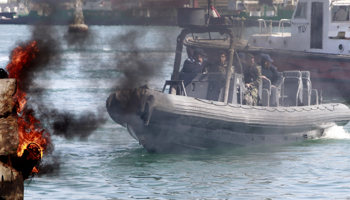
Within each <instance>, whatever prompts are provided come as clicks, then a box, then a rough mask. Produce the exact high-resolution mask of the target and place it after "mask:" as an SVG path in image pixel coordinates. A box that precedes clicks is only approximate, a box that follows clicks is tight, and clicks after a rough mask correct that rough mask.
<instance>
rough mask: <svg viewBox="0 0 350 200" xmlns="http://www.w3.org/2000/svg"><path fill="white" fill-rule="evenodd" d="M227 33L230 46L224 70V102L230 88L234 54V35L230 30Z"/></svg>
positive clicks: (226, 99)
mask: <svg viewBox="0 0 350 200" xmlns="http://www.w3.org/2000/svg"><path fill="white" fill-rule="evenodd" d="M226 34H227V35H229V36H230V47H229V57H228V63H227V64H228V65H227V70H226V84H225V90H224V103H227V101H228V94H229V89H230V81H231V77H232V73H233V72H232V70H231V68H232V62H233V54H234V35H233V31H232V30H229V29H228V30H227V32H226Z"/></svg>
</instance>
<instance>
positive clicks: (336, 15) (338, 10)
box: [332, 5, 349, 22]
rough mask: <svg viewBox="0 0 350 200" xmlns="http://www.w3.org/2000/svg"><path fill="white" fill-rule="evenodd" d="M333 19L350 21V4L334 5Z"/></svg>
mask: <svg viewBox="0 0 350 200" xmlns="http://www.w3.org/2000/svg"><path fill="white" fill-rule="evenodd" d="M332 16H333V21H336V22H339V21H340V22H341V21H349V6H345V5H344V6H343V5H342V6H333V8H332Z"/></svg>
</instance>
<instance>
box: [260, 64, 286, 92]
mask: <svg viewBox="0 0 350 200" xmlns="http://www.w3.org/2000/svg"><path fill="white" fill-rule="evenodd" d="M261 75H263V76H265V77H266V78H268V79H269V80H270V81H271V85H274V86H276V87H278V86H279V85H280V84H281V83H282V76H281V75H280V74H279V73H278V71H277V69H276V67H274V66H273V65H271V66H270V67H268V68H266V67H262V68H261Z"/></svg>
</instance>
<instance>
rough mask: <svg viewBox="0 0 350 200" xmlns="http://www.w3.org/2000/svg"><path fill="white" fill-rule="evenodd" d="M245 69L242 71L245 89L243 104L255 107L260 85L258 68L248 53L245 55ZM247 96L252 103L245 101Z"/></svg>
mask: <svg viewBox="0 0 350 200" xmlns="http://www.w3.org/2000/svg"><path fill="white" fill-rule="evenodd" d="M246 66H247V67H246V69H243V71H244V81H245V86H246V88H247V91H246V93H245V94H244V95H245V98H244V99H245V102H244V103H245V104H248V105H253V106H256V105H257V104H258V88H259V84H260V83H261V70H260V66H258V65H256V64H255V62H254V56H253V55H252V54H250V53H248V54H246ZM247 96H250V97H251V98H252V102H249V101H248V100H247Z"/></svg>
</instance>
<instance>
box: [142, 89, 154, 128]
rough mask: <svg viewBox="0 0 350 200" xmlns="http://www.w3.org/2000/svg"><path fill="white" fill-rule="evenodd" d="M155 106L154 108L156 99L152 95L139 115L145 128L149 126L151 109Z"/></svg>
mask: <svg viewBox="0 0 350 200" xmlns="http://www.w3.org/2000/svg"><path fill="white" fill-rule="evenodd" d="M155 106H156V99H155V98H154V96H153V95H150V96H149V97H148V98H147V101H146V104H145V108H144V111H143V113H142V114H141V119H142V120H143V124H144V125H145V126H147V125H148V124H149V121H150V119H151V116H152V112H153V109H154V107H155Z"/></svg>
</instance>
